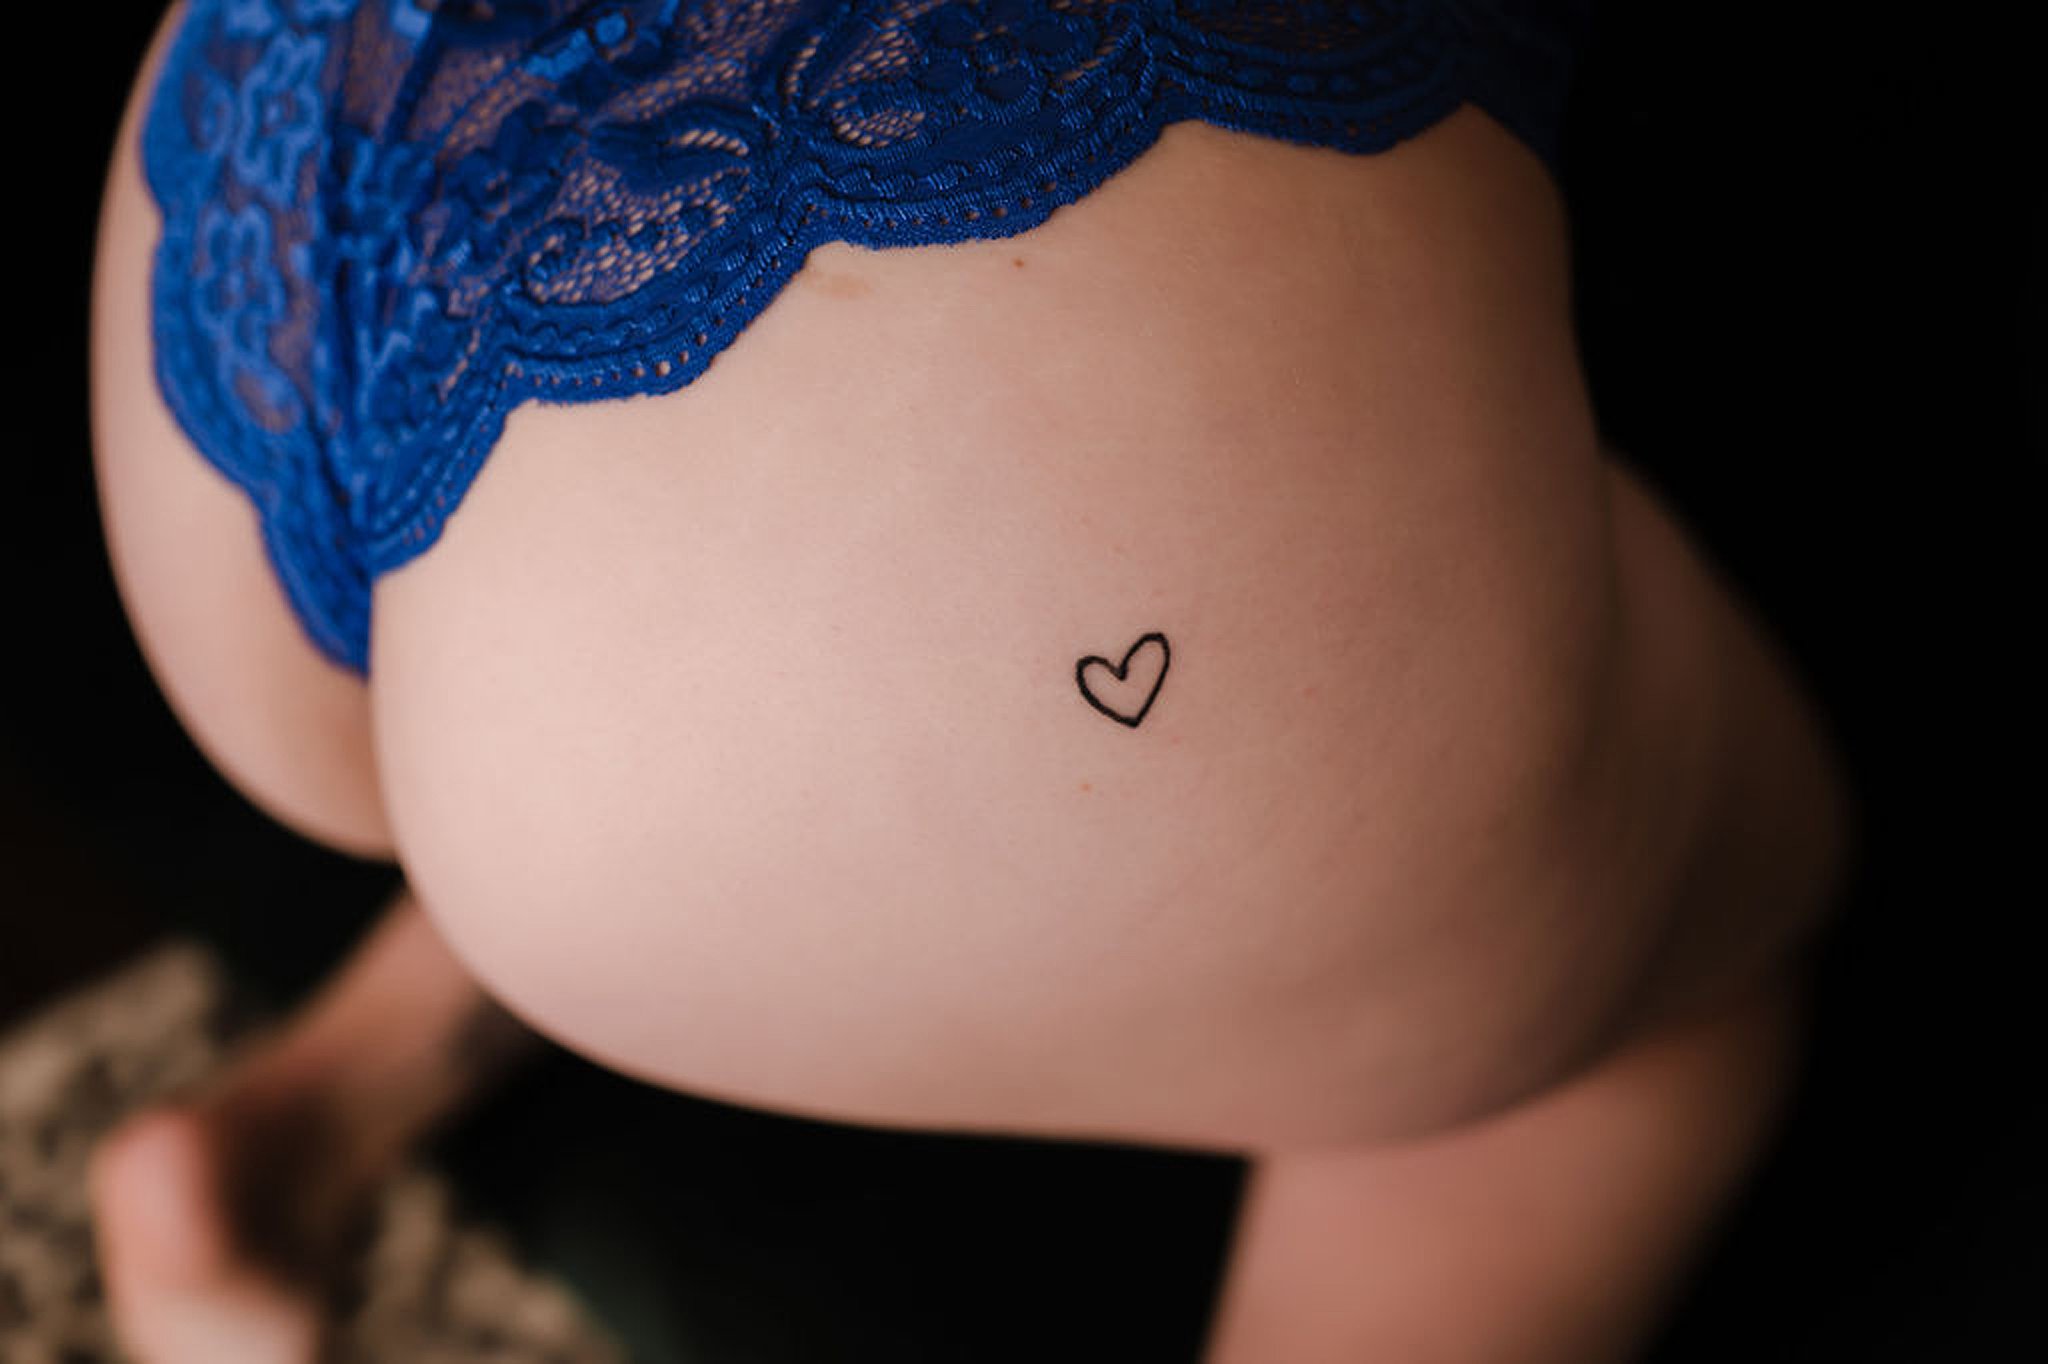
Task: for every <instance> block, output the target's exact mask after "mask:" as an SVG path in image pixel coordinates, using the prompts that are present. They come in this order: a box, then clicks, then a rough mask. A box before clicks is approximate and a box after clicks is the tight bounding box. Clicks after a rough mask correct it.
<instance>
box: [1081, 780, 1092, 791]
mask: <svg viewBox="0 0 2048 1364" xmlns="http://www.w3.org/2000/svg"><path fill="white" fill-rule="evenodd" d="M1081 789H1082V790H1083V791H1093V790H1094V789H1095V783H1094V782H1092V781H1084V782H1082V783H1081Z"/></svg>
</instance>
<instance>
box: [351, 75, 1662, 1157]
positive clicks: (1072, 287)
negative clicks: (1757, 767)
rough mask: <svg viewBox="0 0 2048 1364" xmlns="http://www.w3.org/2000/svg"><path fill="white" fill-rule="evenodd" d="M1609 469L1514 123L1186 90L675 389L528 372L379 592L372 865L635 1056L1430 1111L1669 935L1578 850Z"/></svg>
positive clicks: (938, 1091) (1416, 1120) (1136, 1131)
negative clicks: (1395, 134)
mask: <svg viewBox="0 0 2048 1364" xmlns="http://www.w3.org/2000/svg"><path fill="white" fill-rule="evenodd" d="M1607 478H1608V473H1607V471H1606V468H1605V466H1604V465H1603V463H1602V461H1601V460H1600V458H1599V453H1598V450H1597V446H1596V440H1595V437H1594V432H1593V427H1592V422H1591V418H1590V414H1589V411H1588V409H1587V406H1586V402H1585V396H1584V392H1583V388H1582V384H1581V382H1580V378H1579V373H1578V370H1577V366H1576V360H1575V355H1574V348H1573V344H1572V336H1571V330H1570V322H1569V289H1568V279H1567V271H1566V245H1565V238H1564V232H1563V224H1562V215H1561V212H1560V209H1559V205H1558V203H1557V200H1556V196H1555V191H1554V188H1553V186H1552V185H1551V183H1550V181H1549V180H1548V178H1547V176H1546V175H1545V174H1544V172H1543V169H1542V167H1541V166H1540V164H1539V163H1538V162H1536V160H1535V159H1534V158H1533V157H1531V156H1530V155H1529V154H1528V152H1527V150H1526V148H1524V147H1522V146H1520V145H1518V144H1517V143H1516V142H1515V141H1514V140H1513V139H1512V138H1511V137H1509V136H1508V135H1507V134H1506V133H1505V132H1504V131H1503V129H1502V128H1500V127H1499V126H1498V125H1497V124H1496V123H1494V122H1493V121H1492V120H1491V119H1489V118H1488V117H1487V116H1486V115H1484V114H1481V113H1479V112H1478V111H1476V110H1463V111H1460V112H1459V113H1458V114H1456V115H1453V116H1452V117H1451V118H1449V119H1447V120H1446V121H1444V122H1443V123H1442V124H1440V125H1439V126H1437V127H1435V128H1433V129H1431V130H1430V131H1429V132H1427V133H1425V134H1423V135H1422V136H1420V137H1418V138H1416V139H1415V140H1414V141H1412V142H1410V143H1408V144H1405V145H1404V146H1402V147H1401V148H1398V149H1396V150H1394V151H1393V152H1391V153H1388V154H1385V155H1381V156H1376V157H1370V158H1355V157H1346V156H1343V155H1341V154H1338V153H1335V152H1332V151H1329V150H1327V149H1315V148H1304V147H1295V146H1288V145H1283V144H1279V143H1275V142H1273V141H1271V140H1263V139H1258V138H1253V137H1249V136H1247V135H1243V134H1238V133H1233V132H1230V131H1226V130H1222V129H1216V128H1211V127H1207V126H1203V125H1195V124H1188V125H1177V126H1175V127H1173V128H1170V129H1168V130H1167V132H1166V134H1165V135H1164V136H1162V138H1161V139H1160V142H1159V144H1158V145H1157V146H1156V147H1155V148H1153V149H1152V150H1151V151H1149V152H1147V153H1146V154H1145V156H1144V157H1142V158H1140V159H1139V160H1138V161H1137V162H1136V163H1134V164H1133V165H1132V166H1131V167H1130V168H1129V169H1128V170H1127V171H1126V172H1124V173H1123V174H1121V175H1119V176H1118V177H1117V178H1115V179H1114V180H1112V181H1111V182H1109V183H1107V184H1106V185H1104V186H1103V187H1102V188H1101V189H1099V190H1098V191H1097V192H1096V193H1094V194H1093V195H1091V196H1090V197H1089V198H1087V199H1086V200H1083V201H1081V202H1080V203H1077V204H1074V205H1070V206H1069V207H1068V208H1067V209H1065V210H1063V211H1062V213H1061V214H1059V215H1056V216H1055V217H1054V218H1053V219H1051V220H1049V221H1048V222H1046V223H1045V224H1043V225H1042V226H1040V227H1038V228H1036V229H1034V230H1033V231H1032V232H1030V233H1027V234H1023V235H1020V236H1018V237H1014V238H1010V239H1005V240H994V241H982V242H967V243H959V244H954V245H945V246H930V247H916V248H909V249H892V250H886V251H875V250H869V249H866V248H861V247H855V246H849V245H846V244H843V243H842V244H836V245H828V246H824V247H821V248H819V249H817V250H815V251H814V252H813V253H812V254H811V256H810V258H809V259H808V261H807V263H806V264H805V266H804V267H803V269H802V270H801V271H800V272H799V273H798V275H797V276H796V277H795V278H794V279H793V280H792V281H791V283H790V285H789V286H788V287H787V288H786V289H785V290H783V291H782V293H781V294H780V295H779V296H778V297H777V298H776V299H775V301H774V302H773V303H772V304H770V305H769V306H768V307H767V308H766V309H764V310H763V312H762V313H761V315H760V316H759V317H758V318H757V319H756V320H755V322H754V323H753V324H752V325H751V326H750V327H749V329H748V330H747V331H746V332H745V333H744V334H743V335H741V336H740V337H739V338H738V339H737V340H736V341H735V342H734V343H733V344H732V345H731V346H730V347H729V348H728V349H726V350H725V351H724V352H722V353H721V354H720V356H719V357H718V359H717V361H716V362H715V363H714V364H713V365H712V366H711V367H710V368H709V369H708V370H706V371H705V373H704V374H703V375H702V376H701V377H700V378H699V379H698V380H697V381H696V382H695V383H693V384H692V385H690V386H689V387H688V388H687V389H685V390H682V391H680V392H676V393H672V394H668V395H664V396H658V397H641V398H635V399H631V400H628V401H621V402H609V403H596V404H580V405H573V406H567V405H564V406H554V405H545V404H540V405H527V406H523V407H521V408H519V409H518V410H517V411H515V412H514V413H513V414H512V415H511V417H510V419H509V420H508V422H507V424H506V428H505V431H504V434H503V436H502V438H501V439H500V440H499V442H498V443H497V445H496V446H495V448H494V449H493V452H492V455H491V458H490V460H489V462H488V463H487V464H486V465H485V466H484V467H483V468H482V470H481V471H480V473H479V474H478V476H477V480H476V482H475V484H474V486H473V487H472V488H471V490H470V491H469V493H468V495H467V498H466V500H465V503H464V506H463V509H462V512H461V514H460V515H459V516H456V517H454V518H452V519H451V520H450V521H449V523H448V525H447V527H446V528H445V530H444V532H443V535H442V539H441V542H440V543H439V544H438V545H437V546H436V548H435V550H434V552H433V553H431V554H427V555H423V556H421V557H419V558H417V559H416V560H414V561H412V562H410V563H408V564H406V565H405V566H404V567H402V568H400V569H398V570H396V571H394V572H392V573H389V574H387V575H385V576H384V577H382V578H380V579H379V580H378V581H377V584H376V588H375V596H374V610H373V612H372V620H373V636H372V653H373V656H374V657H375V659H376V661H377V664H376V667H375V669H374V670H373V672H372V673H371V676H370V682H369V686H370V698H371V702H372V709H373V716H374V738H375V746H376V757H377V766H378V771H379V776H380V783H381V789H382V791H383V795H384V799H385V802H386V806H387V809H388V811H389V814H390V818H391V823H392V828H393V831H394V834H395V837H396V841H397V846H398V849H399V853H400V855H401V858H402V860H403V862H404V865H405V867H406V869H407V872H408V874H409V875H410V876H411V877H412V879H413V880H414V882H415V884H416V886H417V887H418V889H419V890H420V892H421V895H422V897H423V900H424V902H425V903H426V904H427V905H428V906H429V907H430V908H431V910H432V911H433V913H434V914H435V915H436V916H437V918H438V919H439V921H440V922H441V923H442V925H443V927H444V929H445V931H446V932H447V934H448V936H449V938H450V941H451V942H452V943H453V944H454V946H455V947H456V949H457V950H458V951H459V952H460V953H461V954H462V955H463V956H464V958H465V959H466V960H467V961H468V962H469V964H470V965H471V966H472V968H473V969H474V970H475V971H476V972H477V974H478V975H479V977H480V978H481V979H482V980H483V981H484V982H485V983H486V984H488V985H489V986H490V987H491V988H492V989H493V990H494V991H495V992H497V993H498V994H499V995H500V996H501V997H502V998H503V999H504V1000H505V1001H506V1002H507V1003H508V1004H509V1005H510V1006H511V1007H512V1008H514V1009H515V1010H516V1011H518V1012H520V1013H521V1014H523V1015H524V1016H525V1017H526V1018H528V1019H529V1020H530V1021H531V1022H533V1023H534V1024H535V1025H536V1026H537V1027H539V1028H541V1029H542V1030H543V1031H545V1032H548V1033H550V1034H552V1035H554V1036H556V1037H558V1038H559V1039H561V1040H563V1041H564V1042H566V1043H568V1044H569V1045H571V1046H574V1047H577V1048H579V1049H581V1050H583V1051H585V1052H586V1053H588V1054H590V1055H592V1056H594V1057H596V1058H597V1059H599V1060H601V1061H603V1062H605V1063H607V1064H610V1065H613V1066H616V1067H618V1068H620V1069H622V1070H625V1071H627V1072H629V1073H634V1074H637V1075H641V1076H643V1077H646V1078H649V1079H651V1080H654V1081H657V1082H660V1083H664V1084H670V1085H675V1086H679V1087H683V1088H688V1089H692V1090H696V1091H700V1092H706V1093H711V1094H716V1095H719V1096H723V1097H727V1098H732V1099H736V1100H740V1101H744V1102H749V1103H755V1104H761V1105H764V1106H769V1107H776V1108H784V1109H790V1110H794V1111H800V1112H808V1113H815V1114H822V1115H826V1116H832V1117H838V1118H843V1119H852V1120H860V1121H873V1122H883V1123H908V1124H917V1125H922V1126H932V1127H952V1128H986V1129H1001V1130H1010V1131H1027V1132H1045V1133H1054V1134H1072V1135H1092V1136H1109V1137H1124V1138H1137V1139H1143V1140H1148V1141H1160V1142H1171V1143H1193V1144H1202V1145H1213V1146H1251V1145H1261V1144H1296V1143H1304V1142H1320V1141H1338V1140H1356V1139H1361V1138H1368V1137H1374V1136H1387V1135H1393V1134H1398V1133H1402V1132H1411V1131H1417V1130H1423V1129H1427V1128H1429V1127H1431V1126H1434V1125H1440V1124H1442V1123H1446V1122H1450V1121H1456V1120H1460V1119H1462V1118H1463V1117H1466V1116H1469V1115H1471V1114H1472V1113H1475V1112H1480V1111H1486V1110H1487V1109H1489V1108H1490V1107H1493V1106H1497V1105H1498V1104H1500V1103H1502V1102H1506V1101H1508V1100H1509V1099H1510V1098H1512V1097H1514V1096H1518V1095H1519V1094H1521V1093H1524V1092H1527V1091H1528V1090H1529V1089H1530V1088H1532V1087H1534V1086H1537V1085H1540V1084H1541V1083H1544V1082H1547V1080H1548V1079H1549V1078H1551V1077H1552V1076H1554V1075H1555V1074H1556V1073H1557V1072H1558V1070H1559V1069H1560V1068H1562V1067H1565V1066H1567V1065H1569V1064H1572V1063H1574V1061H1575V1058H1577V1057H1579V1056H1580V1055H1582V1054H1583V1052H1584V1051H1585V1049H1586V1048H1587V1047H1588V1046H1590V1045H1594V1044H1595V1043H1596V1041H1597V1039H1599V1038H1600V1037H1601V1036H1603V1035H1604V1031H1603V1030H1604V1029H1605V1028H1606V1027H1607V1026H1608V1025H1609V1024H1610V1023H1611V1021H1612V1019H1613V1017H1614V1014H1615V1011H1616V1009H1617V1008H1618V1007H1619V1001H1620V1000H1621V999H1622V997H1623V996H1624V995H1625V994H1626V991H1627V987H1628V984H1629V982H1630V981H1631V979H1632V978H1633V973H1634V972H1635V971H1636V969H1637V968H1638V967H1639V965H1640V963H1641V961H1642V959H1643V957H1644V955H1645V953H1646V952H1647V951H1648V950H1649V942H1650V939H1651V938H1652V937H1653V936H1654V931H1655V928H1654V925H1646V924H1638V923H1635V922H1628V921H1622V920H1619V919H1614V918H1612V917H1609V918H1607V919H1604V920H1603V919H1600V918H1598V917H1597V916H1598V914H1599V913H1600V912H1599V911H1597V910H1595V909H1593V908H1590V906H1591V905H1592V904H1595V903H1598V902H1599V899H1598V897H1591V898H1590V899H1589V898H1588V897H1586V896H1584V895H1582V894H1580V893H1579V891H1580V889H1581V888H1580V887H1575V886H1574V885H1573V884H1572V883H1571V876H1570V873H1569V871H1568V869H1567V868H1566V867H1565V866H1563V865H1561V861H1562V860H1564V859H1565V858H1566V856H1567V854H1563V853H1560V851H1559V850H1560V849H1570V850H1574V851H1575V852H1576V853H1577V854H1580V855H1583V854H1584V853H1585V852H1586V848H1587V843H1588V840H1589V839H1592V838H1594V837H1596V836H1597V835H1596V832H1595V831H1592V830H1589V829H1587V828H1583V827H1580V825H1581V824H1582V823H1583V822H1584V812H1585V810H1586V809H1589V808H1592V807H1594V806H1595V805H1597V804H1598V801H1597V800H1596V799H1595V798H1594V797H1593V795H1592V794H1591V793H1592V792H1593V791H1594V788H1595V787H1596V786H1597V784H1598V782H1599V781H1600V780H1601V774H1600V772H1599V771H1598V770H1597V763H1596V762H1595V761H1594V758H1593V757H1592V756H1591V755H1594V754H1596V752H1597V750H1598V743H1597V739H1598V734H1597V713H1596V711H1595V708H1594V707H1593V706H1592V705H1591V704H1590V703H1589V701H1588V699H1587V698H1589V697H1592V696H1595V695H1597V694H1598V692H1599V691H1600V688H1601V685H1602V681H1603V678H1604V675H1605V670H1606V669H1607V668H1608V666H1609V664H1610V661H1611V660H1610V657H1609V651H1610V646H1611V637H1610V635H1611V632H1610V631H1609V629H1608V625H1609V621H1608V615H1607V610H1608V606H1609V605H1610V599H1611V595H1612V593H1611V583H1610V567H1611V566H1610V563H1609V548H1610V547H1609V541H1608V527H1607V521H1606V518H1607ZM1119 673H1121V674H1122V676H1118V674H1119ZM1584 860H1587V861H1590V860H1591V859H1590V858H1586V859H1584Z"/></svg>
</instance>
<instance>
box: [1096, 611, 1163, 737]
mask: <svg viewBox="0 0 2048 1364" xmlns="http://www.w3.org/2000/svg"><path fill="white" fill-rule="evenodd" d="M1171 657H1172V653H1171V651H1170V650H1168V649H1167V647H1166V636H1165V635H1162V634H1160V633H1159V632H1158V631H1157V630H1155V631H1153V632H1152V633H1151V634H1149V635H1146V636H1144V637H1143V638H1141V639H1140V640H1139V641H1138V642H1137V643H1136V644H1133V645H1132V646H1131V647H1130V649H1129V650H1127V651H1126V652H1125V654H1124V661H1123V662H1121V663H1111V662H1110V661H1109V660H1108V659H1106V658H1102V657H1099V656H1098V655H1095V654H1090V655H1088V657H1086V658H1084V659H1082V660H1081V661H1080V662H1079V663H1076V664H1075V665H1074V681H1075V682H1077V683H1079V684H1080V687H1081V699H1082V700H1084V701H1086V702H1087V703H1088V704H1089V705H1091V706H1093V707H1095V709H1097V710H1099V711H1101V712H1102V713H1103V714H1104V715H1107V716H1108V717H1109V718H1110V719H1112V720H1114V721H1116V722H1117V723H1118V724H1120V725H1129V726H1130V727H1131V728H1132V729H1136V728H1137V727H1138V721H1140V720H1142V719H1144V718H1145V712H1146V711H1148V710H1150V709H1152V702H1153V700H1154V699H1155V698H1156V697H1157V696H1158V695H1159V684H1160V683H1162V682H1164V681H1165V680H1166V664H1167V662H1168V660H1169V659H1170V658H1171ZM1134 660H1135V661H1136V662H1137V665H1138V666H1137V667H1136V668H1135V669H1133V668H1132V666H1131V665H1132V662H1133V661H1134ZM1134 672H1135V674H1136V675H1135V676H1134V675H1133V673H1134ZM1105 674H1107V675H1106V676H1105ZM1091 679H1092V680H1091Z"/></svg>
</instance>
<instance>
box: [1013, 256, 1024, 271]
mask: <svg viewBox="0 0 2048 1364" xmlns="http://www.w3.org/2000/svg"><path fill="white" fill-rule="evenodd" d="M1010 264H1012V265H1014V266H1016V267H1017V268H1018V269H1019V270H1022V269H1023V268H1024V258H1023V257H1022V256H1012V257H1010Z"/></svg>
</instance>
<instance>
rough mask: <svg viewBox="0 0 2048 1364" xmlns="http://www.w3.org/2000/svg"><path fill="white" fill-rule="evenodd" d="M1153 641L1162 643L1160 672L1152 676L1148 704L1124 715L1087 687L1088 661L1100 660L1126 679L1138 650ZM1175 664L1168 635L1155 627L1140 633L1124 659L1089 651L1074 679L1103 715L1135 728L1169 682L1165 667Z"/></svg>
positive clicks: (1120, 678)
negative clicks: (1133, 712) (1147, 632)
mask: <svg viewBox="0 0 2048 1364" xmlns="http://www.w3.org/2000/svg"><path fill="white" fill-rule="evenodd" d="M1152 643H1157V644H1158V645H1159V676H1158V677H1156V678H1154V679H1153V680H1152V690H1151V691H1149V692H1147V693H1146V694H1145V704H1144V705H1142V706H1140V707H1138V713H1137V714H1136V715H1125V714H1124V713H1123V712H1122V711H1117V710H1111V709H1110V708H1109V707H1108V706H1105V705H1104V704H1102V701H1101V699H1100V698H1098V697H1097V696H1096V695H1095V693H1094V692H1092V691H1090V690H1088V665H1089V664H1091V663H1100V664H1101V665H1102V666H1103V667H1105V668H1107V669H1109V671H1110V672H1111V673H1112V674H1114V675H1115V677H1116V680H1117V681H1119V682H1121V681H1123V680H1124V679H1125V677H1126V676H1128V675H1129V673H1130V668H1131V660H1132V659H1133V658H1135V657H1136V656H1137V653H1138V650H1140V649H1142V648H1144V647H1145V646H1146V645H1147V644H1152ZM1172 666H1173V647H1172V646H1171V645H1169V644H1168V643H1167V642H1166V636H1165V635H1162V634H1160V633H1159V632H1158V631H1157V630H1154V631H1152V632H1151V633H1149V634H1145V635H1140V636H1139V637H1138V642H1137V643H1136V644H1133V645H1132V646H1131V647H1130V648H1128V649H1126V650H1124V661H1123V662H1121V663H1112V662H1110V661H1109V660H1108V659H1106V658H1104V657H1103V656H1102V655H1100V654H1090V655H1088V656H1087V657H1086V658H1084V659H1082V660H1081V661H1080V662H1078V663H1076V664H1075V665H1074V683H1075V685H1076V686H1078V687H1080V688H1081V699H1082V700H1084V701H1086V702H1087V703H1088V704H1089V705H1091V706H1093V707H1095V709H1097V710H1099V711H1101V712H1102V713H1103V714H1104V715H1107V716H1108V717H1109V718H1110V719H1112V720H1114V721H1116V722H1117V723H1118V724H1120V725H1128V726H1130V727H1131V728H1132V729H1136V728H1137V727H1138V722H1139V721H1140V720H1143V719H1144V718H1145V713H1146V712H1147V711H1149V710H1151V709H1152V703H1153V702H1154V701H1155V700H1157V699H1158V698H1159V689H1160V687H1162V686H1164V685H1165V683H1166V670H1167V669H1168V668H1170V667H1172Z"/></svg>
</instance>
